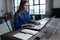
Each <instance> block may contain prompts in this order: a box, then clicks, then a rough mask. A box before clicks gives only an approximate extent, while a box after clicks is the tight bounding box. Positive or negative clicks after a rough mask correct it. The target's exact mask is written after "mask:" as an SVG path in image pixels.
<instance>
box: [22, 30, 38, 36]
mask: <svg viewBox="0 0 60 40" xmlns="http://www.w3.org/2000/svg"><path fill="white" fill-rule="evenodd" d="M21 32H24V33H28V34H31V35H35V34H37V33H38V31H34V30H29V29H23V30H21Z"/></svg>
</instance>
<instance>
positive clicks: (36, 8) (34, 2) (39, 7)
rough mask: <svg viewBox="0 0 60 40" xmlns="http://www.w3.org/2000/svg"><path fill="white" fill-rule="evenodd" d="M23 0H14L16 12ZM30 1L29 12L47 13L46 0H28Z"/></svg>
mask: <svg viewBox="0 0 60 40" xmlns="http://www.w3.org/2000/svg"><path fill="white" fill-rule="evenodd" d="M20 1H21V0H14V4H15V5H14V9H15V12H16V11H17V10H18V8H19V4H20ZM28 1H29V7H28V9H29V13H30V14H45V13H46V0H28Z"/></svg>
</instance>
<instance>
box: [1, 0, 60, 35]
mask: <svg viewBox="0 0 60 40" xmlns="http://www.w3.org/2000/svg"><path fill="white" fill-rule="evenodd" d="M28 2H29V6H28V11H29V14H30V17H31V20H32V21H36V20H40V19H42V18H45V17H53V16H54V15H53V14H52V13H53V11H55V10H54V9H58V10H60V0H28ZM19 4H20V0H0V17H3V16H4V14H5V13H12V15H14V14H15V12H16V11H17V10H18V8H19ZM58 13H59V11H58ZM57 15H59V14H57ZM12 21H13V20H8V24H9V26H10V27H11V26H13V25H11V24H13V23H12ZM11 30H12V28H11ZM6 32H9V29H8V27H7V25H6V24H5V22H4V21H3V23H2V24H0V35H2V34H4V33H6Z"/></svg>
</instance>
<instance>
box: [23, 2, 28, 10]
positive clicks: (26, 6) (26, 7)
mask: <svg viewBox="0 0 60 40" xmlns="http://www.w3.org/2000/svg"><path fill="white" fill-rule="evenodd" d="M24 8H25V10H27V9H28V2H27V3H25V4H24Z"/></svg>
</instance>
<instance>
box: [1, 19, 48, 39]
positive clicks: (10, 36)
mask: <svg viewBox="0 0 60 40" xmlns="http://www.w3.org/2000/svg"><path fill="white" fill-rule="evenodd" d="M48 21H49V18H44V19H42V20H38V21H37V22H40V23H41V24H44V25H46V24H45V23H46V22H48ZM39 30H40V29H39ZM19 32H20V30H16V31H12V32H9V33H6V34H3V35H1V38H2V40H21V39H18V38H16V37H13V36H12V35H14V34H17V33H19ZM39 33H40V32H38V33H37V34H35V35H33V36H32V37H31V38H30V39H29V40H34V38H36V36H37V35H38V34H39ZM41 34H42V33H41ZM41 34H40V35H41Z"/></svg>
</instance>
